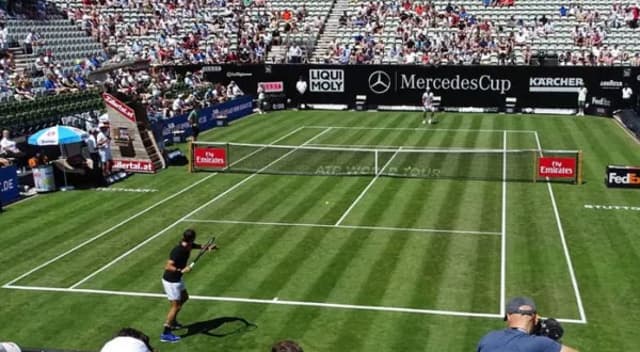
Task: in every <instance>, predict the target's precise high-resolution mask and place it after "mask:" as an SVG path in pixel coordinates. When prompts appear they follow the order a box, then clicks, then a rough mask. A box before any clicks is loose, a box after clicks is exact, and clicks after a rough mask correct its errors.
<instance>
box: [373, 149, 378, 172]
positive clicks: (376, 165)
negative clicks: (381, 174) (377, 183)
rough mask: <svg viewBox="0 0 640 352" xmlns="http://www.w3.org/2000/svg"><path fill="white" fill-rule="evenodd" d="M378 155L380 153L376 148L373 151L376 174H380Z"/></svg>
mask: <svg viewBox="0 0 640 352" xmlns="http://www.w3.org/2000/svg"><path fill="white" fill-rule="evenodd" d="M378 155H379V154H378V149H376V150H375V151H374V152H373V160H374V161H373V163H374V169H375V175H377V174H378Z"/></svg>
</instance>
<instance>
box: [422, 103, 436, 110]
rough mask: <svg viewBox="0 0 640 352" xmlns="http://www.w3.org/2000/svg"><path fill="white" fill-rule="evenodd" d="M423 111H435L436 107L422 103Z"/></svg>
mask: <svg viewBox="0 0 640 352" xmlns="http://www.w3.org/2000/svg"><path fill="white" fill-rule="evenodd" d="M423 109H424V111H436V109H435V108H434V107H433V105H431V104H429V105H424V106H423Z"/></svg>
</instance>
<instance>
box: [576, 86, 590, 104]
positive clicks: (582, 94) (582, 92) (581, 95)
mask: <svg viewBox="0 0 640 352" xmlns="http://www.w3.org/2000/svg"><path fill="white" fill-rule="evenodd" d="M587 92H588V90H587V87H582V88H580V90H579V91H578V101H580V102H584V101H586V100H587Z"/></svg>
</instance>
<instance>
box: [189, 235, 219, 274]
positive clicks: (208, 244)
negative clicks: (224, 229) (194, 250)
mask: <svg viewBox="0 0 640 352" xmlns="http://www.w3.org/2000/svg"><path fill="white" fill-rule="evenodd" d="M215 241H216V238H215V237H211V239H210V240H209V241H208V242H207V243H205V244H204V245H202V248H201V249H200V253H198V255H197V256H196V259H194V260H193V261H192V262H191V264H189V267H190V268H193V267H194V266H195V265H196V263H197V262H198V260H200V258H201V257H202V255H204V254H205V253H206V252H207V250H208V249H209V247H210V246H211V245H213V244H214V243H215Z"/></svg>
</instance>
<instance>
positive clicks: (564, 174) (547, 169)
mask: <svg viewBox="0 0 640 352" xmlns="http://www.w3.org/2000/svg"><path fill="white" fill-rule="evenodd" d="M538 176H540V177H556V178H575V177H576V159H575V158H557V157H542V158H540V159H539V161H538Z"/></svg>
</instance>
